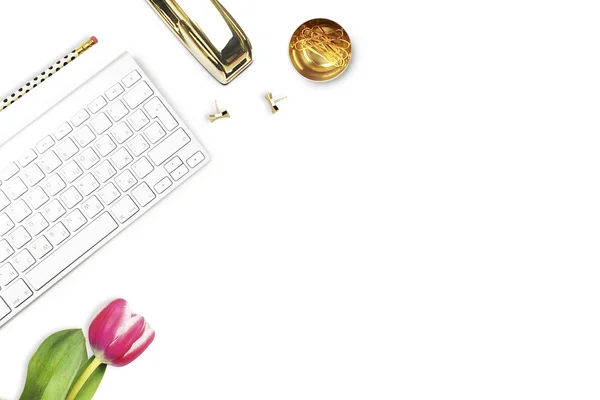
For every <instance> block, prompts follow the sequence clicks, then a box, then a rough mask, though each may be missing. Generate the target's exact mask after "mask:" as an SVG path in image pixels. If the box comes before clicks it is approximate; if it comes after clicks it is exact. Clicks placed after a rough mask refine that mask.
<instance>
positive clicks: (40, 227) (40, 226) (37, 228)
mask: <svg viewBox="0 0 600 400" xmlns="http://www.w3.org/2000/svg"><path fill="white" fill-rule="evenodd" d="M25 226H26V227H27V231H29V232H30V233H31V234H32V235H34V236H37V235H39V234H40V233H42V232H43V231H44V230H45V229H46V228H47V227H49V226H50V224H49V223H48V221H46V218H44V216H43V215H42V214H40V213H37V214H34V215H33V217H31V218H29V221H27V223H26V224H25Z"/></svg>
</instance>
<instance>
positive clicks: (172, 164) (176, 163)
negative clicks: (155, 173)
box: [165, 157, 183, 174]
mask: <svg viewBox="0 0 600 400" xmlns="http://www.w3.org/2000/svg"><path fill="white" fill-rule="evenodd" d="M181 165H183V161H181V158H179V157H175V158H174V159H172V160H171V161H169V162H168V163H166V164H165V170H166V171H167V173H168V174H170V173H171V172H173V171H175V170H176V169H177V168H178V167H180V166H181Z"/></svg>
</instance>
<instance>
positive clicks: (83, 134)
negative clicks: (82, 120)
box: [73, 125, 96, 148]
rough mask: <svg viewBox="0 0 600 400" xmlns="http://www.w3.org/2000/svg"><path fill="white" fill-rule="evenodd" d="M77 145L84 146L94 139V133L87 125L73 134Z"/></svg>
mask: <svg viewBox="0 0 600 400" xmlns="http://www.w3.org/2000/svg"><path fill="white" fill-rule="evenodd" d="M73 136H74V137H75V140H76V141H77V144H78V145H79V147H81V148H84V147H86V146H87V145H88V144H90V143H92V142H93V141H94V139H96V135H94V132H92V130H91V129H90V127H89V126H87V125H86V126H84V127H82V128H81V129H80V130H78V131H77V132H75V134H74V135H73Z"/></svg>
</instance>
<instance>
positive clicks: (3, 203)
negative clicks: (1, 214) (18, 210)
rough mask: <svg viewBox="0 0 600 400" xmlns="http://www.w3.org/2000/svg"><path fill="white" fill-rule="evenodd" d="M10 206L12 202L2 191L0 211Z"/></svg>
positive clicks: (0, 194)
mask: <svg viewBox="0 0 600 400" xmlns="http://www.w3.org/2000/svg"><path fill="white" fill-rule="evenodd" d="M9 204H10V200H9V199H8V197H6V195H5V194H4V192H3V191H2V190H0V211H2V210H4V209H5V208H6V207H8V205H9Z"/></svg>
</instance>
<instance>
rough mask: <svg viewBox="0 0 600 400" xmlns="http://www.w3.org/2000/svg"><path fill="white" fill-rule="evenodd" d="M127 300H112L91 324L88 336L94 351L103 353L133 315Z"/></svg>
mask: <svg viewBox="0 0 600 400" xmlns="http://www.w3.org/2000/svg"><path fill="white" fill-rule="evenodd" d="M128 309H129V307H128V304H127V301H125V300H123V299H117V300H114V301H112V302H110V303H109V304H108V305H107V306H106V307H104V308H103V309H102V311H100V312H99V313H98V315H97V316H96V317H95V318H94V320H93V321H92V323H91V325H90V329H89V331H88V336H89V339H90V346H91V347H92V349H93V350H94V353H96V352H100V353H103V352H104V350H105V349H106V347H107V346H108V345H109V344H111V343H112V342H113V341H114V340H115V338H116V336H117V333H118V331H119V327H120V326H121V325H122V324H123V322H124V321H125V320H126V319H128V318H129V316H130V315H131V314H130V312H129V310H128Z"/></svg>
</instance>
